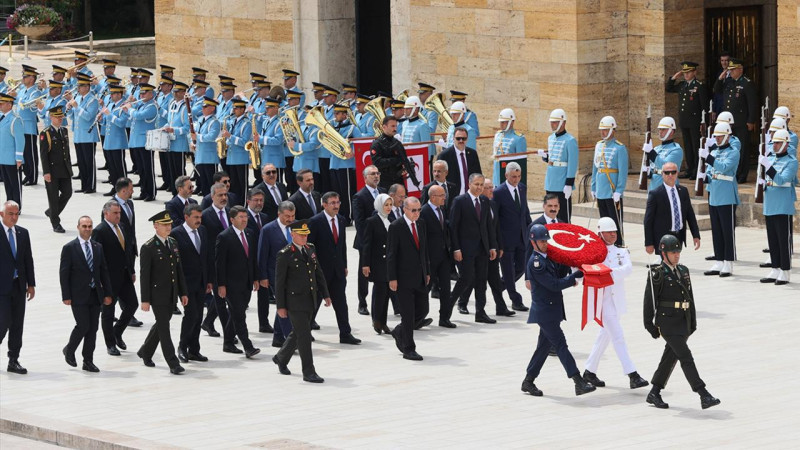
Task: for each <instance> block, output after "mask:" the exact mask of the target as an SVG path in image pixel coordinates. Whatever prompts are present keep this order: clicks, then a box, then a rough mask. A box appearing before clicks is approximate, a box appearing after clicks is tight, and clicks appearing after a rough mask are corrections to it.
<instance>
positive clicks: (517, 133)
mask: <svg viewBox="0 0 800 450" xmlns="http://www.w3.org/2000/svg"><path fill="white" fill-rule="evenodd" d="M514 134H516V135H517V136H519V137H523V136H525V135H524V134H522V133H520V132H519V131H517V130H514Z"/></svg>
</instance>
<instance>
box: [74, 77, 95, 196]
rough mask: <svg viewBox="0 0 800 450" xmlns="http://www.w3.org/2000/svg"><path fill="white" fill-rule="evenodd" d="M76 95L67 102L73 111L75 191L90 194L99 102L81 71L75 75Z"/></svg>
mask: <svg viewBox="0 0 800 450" xmlns="http://www.w3.org/2000/svg"><path fill="white" fill-rule="evenodd" d="M77 79H78V81H77V84H78V95H76V96H75V98H74V99H72V100H71V101H70V102H69V103H67V108H68V109H70V110H72V112H73V121H74V123H73V128H74V132H73V134H72V138H73V143H74V144H75V154H76V155H77V157H78V168H79V170H80V179H81V188H80V189H78V190H77V191H75V192H83V193H84V194H91V193H93V192H95V190H96V189H97V164H96V161H95V144H96V143H97V142H100V133H99V130H98V129H97V127H98V125H97V113H98V112H100V104H99V102H98V100H97V97H96V96H95V95H94V94H92V92H91V83H92V79H91V77H90V76H88V75H84V74H82V73H80V74H78V75H77Z"/></svg>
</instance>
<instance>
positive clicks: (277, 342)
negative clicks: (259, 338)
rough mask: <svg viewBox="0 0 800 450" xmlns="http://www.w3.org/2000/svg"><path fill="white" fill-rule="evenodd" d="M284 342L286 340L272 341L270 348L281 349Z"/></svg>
mask: <svg viewBox="0 0 800 450" xmlns="http://www.w3.org/2000/svg"><path fill="white" fill-rule="evenodd" d="M284 342H286V339H283V340H277V339H272V346H273V347H275V348H281V347H283V343H284Z"/></svg>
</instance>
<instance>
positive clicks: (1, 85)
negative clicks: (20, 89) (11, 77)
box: [0, 80, 8, 94]
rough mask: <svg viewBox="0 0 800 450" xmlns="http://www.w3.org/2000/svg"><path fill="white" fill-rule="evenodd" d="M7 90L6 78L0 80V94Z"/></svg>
mask: <svg viewBox="0 0 800 450" xmlns="http://www.w3.org/2000/svg"><path fill="white" fill-rule="evenodd" d="M6 92H8V83H6V80H3V81H0V94H5V93H6Z"/></svg>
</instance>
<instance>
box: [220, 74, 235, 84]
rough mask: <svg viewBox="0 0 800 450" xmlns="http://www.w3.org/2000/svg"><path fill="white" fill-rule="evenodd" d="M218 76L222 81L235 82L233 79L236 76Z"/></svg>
mask: <svg viewBox="0 0 800 450" xmlns="http://www.w3.org/2000/svg"><path fill="white" fill-rule="evenodd" d="M217 77H218V78H219V82H220V83H233V81H234V80H235V78H233V77H229V76H227V75H217Z"/></svg>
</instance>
